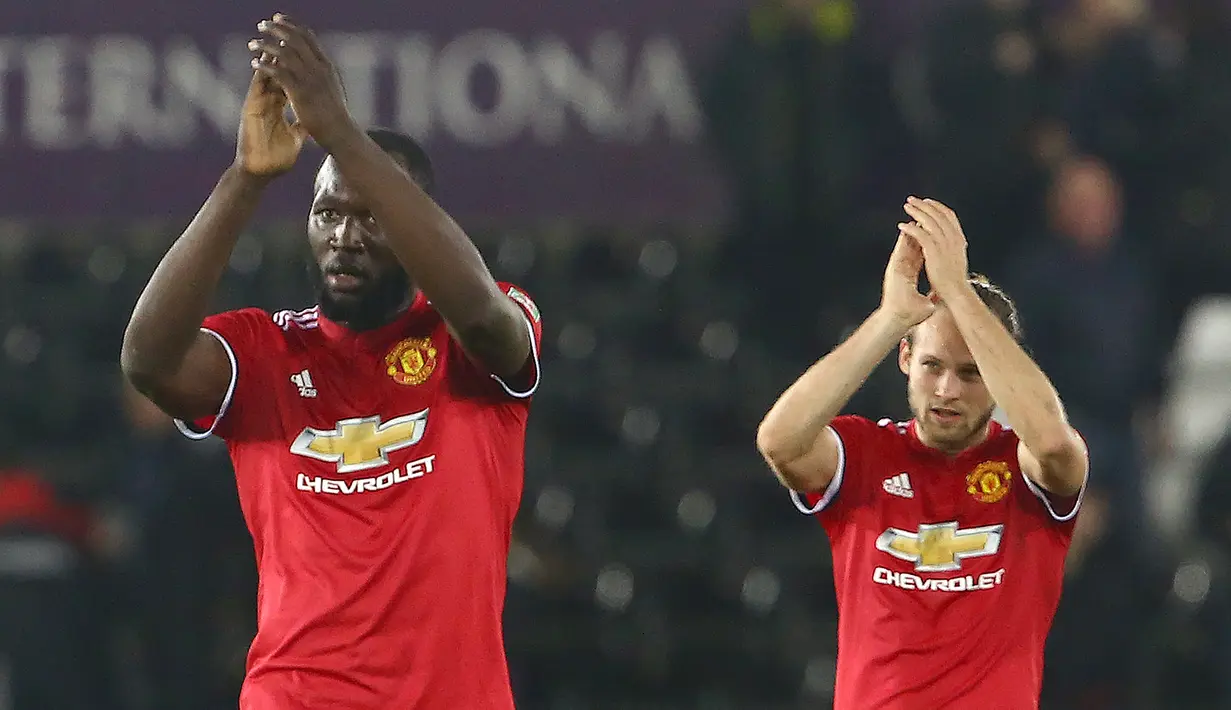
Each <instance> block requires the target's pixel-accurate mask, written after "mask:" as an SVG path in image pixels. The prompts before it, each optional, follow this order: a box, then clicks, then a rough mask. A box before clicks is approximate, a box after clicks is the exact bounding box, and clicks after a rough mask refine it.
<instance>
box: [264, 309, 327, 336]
mask: <svg viewBox="0 0 1231 710" xmlns="http://www.w3.org/2000/svg"><path fill="white" fill-rule="evenodd" d="M320 313H321V308H320V306H313V307H311V308H305V309H303V310H302V311H292V310H289V309H288V310H282V311H278V312H277V313H275V314H274V315H273V321H274V325H276V326H278V327H279V328H281V329H282V330H290V329H291V326H292V325H293V326H296V327H298V328H299V329H301V330H311V329H313V328H317V327H319V326H320V322H319V321H320Z"/></svg>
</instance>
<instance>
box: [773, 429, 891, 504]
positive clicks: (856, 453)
mask: <svg viewBox="0 0 1231 710" xmlns="http://www.w3.org/2000/svg"><path fill="white" fill-rule="evenodd" d="M825 433H826V434H827V435H829V436H832V437H833V438H834V440H835V441H836V442H837V444H838V469H837V471H835V472H834V476H833V480H831V481H830V482H829V486H828V487H826V488H825V490H824V491H820V492H809V493H799V492H797V491H791V499H792V500H793V501H794V503H795V507H796V508H797V509H798V510H799V512H801V513H803V514H804V515H820V514H822V513H824V514H826V515H831V516H832V515H841V514H842V511H843V509H847V508H850V507H852V506H854V505H858V503H859V501H860V500H861V499H862V498H863V495H862V493H861V489H863V488H864V487H865V483H866V481H867V478H868V475H867V473H866V471H867V468H868V464H867V459H868V456H869V455H870V454H871V451H872V450H873V446H872V444H873V438H874V437H875V436H876V433H877V426H876V424H875V423H874V422H872V421H871V420H869V419H865V418H863V417H859V416H854V415H849V414H848V415H842V416H839V417H835V418H834V420H833V421H832V422H830V423H829V426H828V427H826V429H825Z"/></svg>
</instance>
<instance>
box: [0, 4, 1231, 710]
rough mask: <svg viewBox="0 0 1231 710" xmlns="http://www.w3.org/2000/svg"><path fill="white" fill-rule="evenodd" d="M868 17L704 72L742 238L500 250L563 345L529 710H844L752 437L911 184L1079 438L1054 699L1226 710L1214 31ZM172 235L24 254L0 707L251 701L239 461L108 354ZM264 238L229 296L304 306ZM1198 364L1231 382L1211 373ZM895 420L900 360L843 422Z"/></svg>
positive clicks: (1005, 17)
mask: <svg viewBox="0 0 1231 710" xmlns="http://www.w3.org/2000/svg"><path fill="white" fill-rule="evenodd" d="M874 5H875V4H874V3H868V4H864V3H859V2H856V1H855V0H760V1H759V2H753V3H751V4H750V7H749V8H748V11H747V13H746V14H742V15H740V16H738V17H735V18H730V24H731V29H730V32H729V34H728V35H727V37H726V39H725V40H724V42H723V43H722V44H721V45H720V46H719V47H718V48H717V51H716V52H715V53H714V54H713V56H712V57H711V59H710V62H709V63H708V64H707V65H706V66H701V67H696V68H695V74H696V79H697V81H698V82H699V84H700V86H701V95H702V98H703V104H704V108H705V112H706V117H707V124H708V135H709V138H710V140H711V143H712V151H713V155H714V157H715V160H716V164H717V165H718V166H720V169H721V170H723V171H724V173H725V175H726V177H727V178H729V181H730V185H731V188H732V196H733V207H734V209H733V211H732V220H731V223H730V224H729V225H728V226H727V228H726V229H724V230H723V231H721V232H720V233H714V232H711V231H704V232H703V233H698V232H697V231H696V230H690V229H687V228H681V227H657V228H651V229H637V230H627V229H621V228H615V227H611V226H604V225H584V224H573V225H563V226H562V225H559V224H553V225H551V226H550V227H535V226H533V225H508V227H507V228H505V229H488V230H479V231H477V232H476V234H475V237H476V240H477V241H478V242H479V244H480V247H481V248H482V249H483V251H484V253H485V255H486V256H487V258H488V260H489V261H490V262H491V264H492V267H493V271H495V272H496V275H497V276H498V277H500V278H502V279H507V280H512V281H515V282H517V283H519V284H521V285H524V286H525V287H526V288H527V289H528V290H529V291H530V292H531V293H533V294H535V297H536V300H538V302H539V304H540V306H541V307H542V310H543V311H544V321H545V325H546V331H545V346H544V357H545V359H546V365H545V372H546V377H545V380H544V385H543V389H542V390H541V394H540V395H539V397H538V402H537V403H536V405H535V410H534V414H533V415H532V423H531V434H530V441H529V446H528V462H527V489H526V496H525V499H524V502H523V506H522V511H521V515H520V517H519V519H518V523H517V529H516V538H517V539H516V542H515V545H514V551H513V555H512V556H511V558H510V596H509V607H508V612H507V624H508V627H509V629H508V632H509V639H508V653H509V657H510V662H511V664H512V667H513V671H514V676H515V682H516V685H517V690H518V695H519V698H520V705H521V706H522V707H524V708H551V709H552V710H557V709H559V710H564V709H565V708H568V709H571V708H608V707H610V708H617V707H618V708H624V707H627V708H646V709H650V708H680V709H686V708H700V709H704V710H725V709H726V708H748V709H754V708H765V709H767V710H768V709H770V708H802V707H809V708H817V707H825V706H826V703H827V701H828V693H829V692H831V690H832V682H833V676H832V673H833V653H834V638H833V632H834V624H833V622H834V619H833V614H834V610H833V607H834V605H833V599H832V595H833V589H832V583H831V581H830V578H829V567H828V560H827V557H828V555H827V553H826V551H825V550H826V547H825V542H824V539H823V536H822V534H821V531H820V529H819V526H817V525H815V524H814V523H812V522H811V521H809V520H807V519H804V518H802V516H799V515H798V514H797V513H795V512H794V511H793V509H792V507H791V506H790V505H789V501H788V500H787V498H786V496H785V495H784V494H783V493H782V491H781V490H779V489H778V488H777V484H776V482H774V481H773V478H772V476H770V475H769V474H768V473H767V472H766V471H765V470H764V466H763V464H761V463H760V461H759V460H758V458H757V457H756V455H755V451H754V450H753V442H752V439H753V434H752V432H753V431H754V430H755V423H756V421H757V420H758V419H759V417H760V414H761V413H762V412H763V411H764V410H765V408H766V407H768V405H769V404H770V403H771V402H772V401H773V398H774V397H775V396H776V394H777V393H778V391H780V390H781V389H782V388H784V387H785V386H786V385H787V384H789V382H790V381H791V379H793V377H794V376H795V375H796V374H798V372H799V371H801V370H802V369H803V368H804V367H806V365H807V364H808V363H810V362H811V361H813V360H815V359H816V358H818V357H820V356H821V355H823V354H824V353H825V352H826V351H828V350H829V349H830V348H831V347H832V346H833V345H834V344H835V343H836V342H838V341H839V340H840V339H841V338H842V337H843V336H844V335H845V334H846V333H848V332H849V331H850V329H852V328H853V327H854V326H855V325H857V324H858V322H859V321H860V320H861V319H862V318H863V317H864V316H865V315H866V314H867V313H868V312H869V311H870V310H871V309H872V308H874V307H875V304H876V299H877V298H878V296H879V289H880V284H881V273H882V271H883V268H884V263H885V260H886V259H887V257H888V253H889V249H890V247H891V245H892V242H893V239H894V237H895V236H896V235H895V233H894V231H893V225H894V224H895V223H896V222H898V221H900V219H901V212H900V205H901V203H902V201H903V198H904V197H905V196H906V195H908V194H916V195H921V196H928V197H935V198H937V199H940V200H942V201H944V202H945V203H947V204H949V205H950V206H951V207H953V208H954V209H955V210H956V212H957V213H958V215H959V216H960V217H961V219H962V223H963V226H964V228H965V231H966V233H967V236H968V239H969V243H970V263H971V266H972V268H973V269H975V270H977V271H979V272H981V273H984V274H986V275H988V276H989V277H990V278H991V279H992V280H993V281H996V282H998V283H1000V284H1001V285H1003V286H1004V287H1005V288H1006V290H1007V291H1008V292H1009V293H1010V294H1011V295H1012V296H1014V297H1015V299H1016V300H1017V303H1018V305H1019V307H1020V309H1021V314H1022V319H1023V324H1024V327H1025V332H1026V340H1027V344H1028V347H1029V348H1030V351H1031V353H1032V354H1033V355H1034V356H1035V358H1036V359H1037V360H1038V362H1039V363H1040V365H1041V366H1042V367H1043V369H1044V370H1045V371H1046V372H1047V373H1048V375H1049V376H1050V377H1051V378H1052V380H1053V382H1054V383H1055V385H1056V387H1057V389H1058V390H1059V392H1060V394H1061V396H1062V398H1063V399H1064V401H1065V403H1066V406H1067V409H1068V411H1069V414H1070V417H1071V419H1072V420H1073V422H1074V424H1075V425H1076V426H1077V427H1078V428H1079V429H1080V430H1081V431H1082V433H1083V434H1084V435H1085V437H1086V438H1087V440H1088V442H1089V444H1090V448H1091V455H1092V461H1093V464H1092V465H1093V470H1092V474H1091V476H1092V478H1091V480H1092V488H1091V490H1090V492H1089V494H1088V496H1087V498H1086V501H1085V504H1084V509H1083V512H1082V514H1081V516H1080V518H1079V524H1078V528H1077V533H1076V535H1075V538H1074V541H1073V547H1072V550H1071V552H1070V556H1069V559H1068V567H1067V573H1066V581H1065V591H1064V597H1063V599H1062V602H1061V606H1060V610H1059V613H1058V616H1057V619H1056V624H1055V627H1054V629H1053V632H1052V635H1051V637H1050V639H1049V646H1048V656H1047V667H1046V672H1045V692H1044V707H1045V708H1048V709H1054V710H1068V709H1073V710H1103V709H1107V710H1111V709H1113V708H1114V709H1116V710H1121V709H1129V710H1131V709H1133V708H1143V709H1146V708H1150V709H1152V708H1160V709H1161V708H1167V709H1168V710H1172V709H1174V710H1181V709H1188V708H1192V709H1197V708H1216V707H1229V706H1231V682H1229V681H1228V676H1226V675H1225V674H1223V673H1222V669H1221V668H1220V664H1219V660H1220V659H1221V658H1222V657H1223V656H1222V653H1223V652H1224V651H1227V650H1231V481H1228V479H1226V477H1225V476H1226V473H1227V472H1228V471H1229V470H1231V437H1228V436H1227V429H1228V427H1227V425H1226V424H1225V422H1226V421H1228V420H1227V419H1226V417H1227V415H1228V414H1231V324H1229V323H1228V321H1227V319H1226V317H1225V315H1224V316H1220V314H1225V312H1226V311H1227V310H1228V308H1227V307H1226V306H1221V307H1219V304H1220V303H1222V302H1220V301H1217V300H1211V297H1217V296H1218V295H1220V294H1221V295H1224V296H1228V297H1229V298H1231V239H1228V238H1227V232H1226V230H1227V228H1228V226H1231V225H1229V224H1228V222H1229V220H1231V209H1229V208H1228V205H1231V199H1229V198H1231V49H1229V48H1228V47H1231V44H1228V40H1229V39H1231V14H1229V13H1228V12H1227V6H1226V5H1225V4H1224V3H1218V2H1213V0H1170V1H1169V2H1163V1H1162V0H1159V2H1157V3H1156V4H1155V5H1151V4H1149V3H1148V2H1146V0H1073V1H1069V2H1061V1H1056V2H1045V1H1043V0H1039V1H1038V2H1034V1H1032V0H950V1H948V2H943V3H933V4H930V5H928V6H927V7H928V8H929V9H928V10H927V11H926V12H923V11H919V17H918V22H917V23H915V25H914V26H912V27H911V29H910V32H909V34H908V36H907V37H905V38H895V39H893V40H892V41H888V42H886V41H884V39H883V37H881V36H880V35H878V32H880V30H881V28H880V24H881V23H879V22H878V19H877V17H876V15H875V11H874V10H873V9H871V8H872V7H873V6H874ZM877 7H879V8H880V9H879V10H878V11H885V8H886V7H889V8H892V7H893V6H892V5H890V6H877ZM912 7H914V6H912ZM306 206H307V195H306V194H305V209H306ZM178 228H179V225H159V226H157V227H155V228H153V229H150V228H149V227H148V225H141V226H132V227H122V228H116V229H115V230H114V231H113V232H112V233H108V234H105V235H103V234H99V235H94V236H93V237H91V238H90V239H82V238H81V236H80V234H79V233H78V234H71V233H65V232H64V231H63V230H59V229H58V228H46V229H44V228H42V227H39V226H37V225H6V226H5V233H3V234H0V291H3V295H2V298H3V302H2V303H0V338H2V343H0V344H2V346H3V357H4V358H5V359H6V364H5V366H4V368H0V369H2V370H3V372H2V373H0V394H2V395H3V397H4V401H5V404H6V406H5V408H4V411H3V417H4V421H5V426H3V427H0V452H2V453H0V470H2V471H3V472H2V473H0V710H10V709H11V710H61V709H62V710H78V709H81V710H85V709H91V710H93V709H97V710H147V709H148V710H154V709H156V708H157V709H161V708H176V709H177V710H197V709H199V710H214V709H217V708H225V707H234V703H235V698H236V696H237V693H238V684H239V682H240V679H241V678H242V671H243V659H244V654H245V652H246V648H247V643H248V641H249V640H250V638H251V634H252V633H253V624H254V611H253V609H254V599H255V593H256V579H255V571H254V569H253V563H252V551H251V541H250V539H249V538H248V536H247V533H246V530H245V528H244V525H243V520H242V516H241V514H240V510H239V506H238V504H237V501H236V497H235V491H234V483H233V481H232V480H231V479H230V473H229V464H228V462H227V460H226V457H225V449H224V447H222V446H221V445H220V444H219V443H218V442H206V443H203V444H202V443H192V442H188V441H186V440H182V439H180V438H179V437H178V435H177V434H175V432H174V431H173V429H172V427H171V426H170V424H169V422H168V421H167V420H166V418H165V417H164V416H162V415H161V413H159V412H158V411H157V410H154V409H153V408H152V407H151V406H150V405H149V404H148V403H147V402H145V401H144V400H143V399H141V398H140V397H138V396H136V395H135V394H134V393H133V392H132V391H130V390H128V389H127V388H125V387H123V386H121V383H120V380H119V377H118V367H117V365H116V358H117V357H118V348H119V338H120V336H121V334H122V332H123V327H124V323H125V320H126V317H127V313H128V310H129V309H130V308H131V304H132V302H133V299H134V298H135V295H136V293H137V292H138V291H139V289H140V287H141V286H142V284H143V281H144V279H145V278H146V277H147V276H148V274H149V273H150V270H151V269H152V265H153V263H155V261H156V259H157V258H158V257H159V255H160V254H161V250H162V249H164V248H165V246H166V244H167V243H168V240H169V239H170V238H171V234H172V233H174V232H175V231H178ZM262 229H263V230H264V231H261V232H260V233H254V234H253V235H251V238H249V239H246V240H245V241H244V242H243V243H242V244H241V247H240V249H239V250H238V251H237V253H236V256H235V258H234V259H233V260H232V265H231V266H232V269H231V273H229V274H228V276H227V279H228V281H227V284H226V286H225V288H224V293H223V302H221V303H220V304H219V306H220V308H221V307H230V306H238V305H250V304H251V305H261V306H265V307H268V308H274V307H287V306H290V305H301V304H302V302H303V301H304V300H306V299H310V298H311V297H312V296H311V293H310V291H308V290H307V280H306V279H305V278H304V273H303V269H304V259H305V257H306V253H305V251H304V250H303V246H302V244H301V239H302V237H301V231H300V230H301V228H300V226H299V225H298V224H289V225H283V224H278V225H268V226H266V227H263V228H262ZM1210 304H1213V305H1210ZM1198 312H1199V313H1201V314H1205V315H1204V316H1203V318H1200V319H1198V318H1196V317H1195V316H1194V313H1198ZM1194 324H1195V325H1194ZM1220 338H1221V340H1220ZM1202 339H1204V340H1202ZM1197 340H1201V342H1206V343H1208V342H1213V343H1215V344H1217V343H1225V344H1226V346H1227V347H1226V348H1225V351H1226V355H1225V357H1222V359H1219V358H1220V356H1222V355H1223V349H1220V348H1218V347H1217V345H1215V346H1208V345H1207V346H1206V350H1205V351H1203V352H1207V355H1205V356H1203V357H1204V359H1203V360H1201V363H1200V367H1197V366H1194V367H1190V368H1188V369H1185V366H1184V363H1183V362H1180V360H1181V359H1182V358H1181V357H1180V355H1182V354H1183V353H1185V352H1188V351H1189V350H1192V349H1194V348H1196V346H1195V345H1192V346H1191V347H1190V345H1191V343H1193V342H1196V341H1197ZM1211 348H1212V350H1213V354H1212V355H1211V354H1209V353H1208V351H1210V350H1211ZM1186 373H1187V374H1186ZM1194 373H1195V374H1194ZM1185 377H1187V379H1184V378H1185ZM1185 383H1186V385H1185ZM1194 383H1195V384H1194ZM1181 385H1185V386H1187V390H1184V391H1185V392H1188V394H1186V395H1184V396H1185V397H1188V399H1185V398H1184V397H1181V396H1180V394H1179V392H1180V390H1182V389H1184V387H1181ZM1220 407H1221V409H1220ZM905 409H906V404H905V397H904V388H903V384H902V382H901V378H900V374H898V373H896V372H895V371H893V370H892V369H890V368H884V369H882V370H881V371H878V372H877V373H876V374H875V375H874V376H873V377H872V378H871V379H870V380H869V382H868V384H867V386H865V387H864V389H863V390H861V392H860V393H859V395H858V396H857V397H856V400H855V401H854V402H853V403H852V405H851V411H854V412H857V413H860V414H864V415H867V416H871V417H874V418H875V417H879V416H896V417H900V418H904V417H905V416H907V415H908V413H907V412H906V411H905ZM1195 411H1199V412H1201V416H1200V421H1201V422H1203V424H1202V426H1203V427H1205V428H1206V429H1209V431H1211V432H1212V433H1210V434H1208V435H1205V436H1204V438H1203V439H1202V443H1198V444H1193V443H1192V442H1193V440H1194V439H1193V436H1192V435H1191V432H1188V431H1187V430H1186V428H1185V425H1184V424H1183V423H1184V422H1187V421H1191V420H1194V419H1197V417H1196V415H1193V414H1191V412H1195ZM1186 412H1188V413H1189V414H1187V415H1186ZM1186 416H1187V418H1186ZM1203 431H1204V429H1203ZM71 432H78V433H77V434H75V435H74V434H72V433H71ZM1180 453H1183V454H1184V455H1185V457H1181V456H1180ZM1180 458H1183V465H1184V466H1187V467H1188V469H1191V470H1187V473H1185V474H1184V475H1186V476H1187V478H1185V479H1184V480H1186V481H1190V482H1189V483H1187V484H1184V485H1187V486H1188V487H1189V489H1191V491H1190V493H1189V494H1188V495H1187V497H1185V494H1184V492H1183V491H1184V490H1185V489H1184V485H1181V484H1179V483H1174V481H1172V480H1171V479H1176V480H1179V477H1180V476H1181V473H1183V472H1181V471H1180V469H1181V468H1183V466H1180V465H1179V464H1177V463H1176V461H1177V460H1179V459H1180ZM1168 477H1170V478H1168ZM1173 483H1174V485H1173ZM1177 488H1178V489H1179V491H1180V492H1179V493H1176V489H1177ZM1169 491H1170V493H1169V495H1171V498H1170V499H1169V500H1174V501H1179V502H1178V503H1175V504H1173V505H1172V506H1171V508H1168V507H1167V506H1166V505H1163V504H1160V503H1158V502H1157V501H1158V500H1160V499H1161V497H1163V496H1164V494H1168V492H1169ZM1169 511H1170V512H1169ZM1168 516H1170V517H1168ZM1005 613H1012V611H1011V610H1006V612H1005Z"/></svg>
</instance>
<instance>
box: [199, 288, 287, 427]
mask: <svg viewBox="0 0 1231 710" xmlns="http://www.w3.org/2000/svg"><path fill="white" fill-rule="evenodd" d="M277 330H278V327H277V326H276V325H274V322H273V320H272V318H271V317H270V315H269V314H268V313H266V312H265V311H263V310H260V309H256V308H246V309H242V310H237V311H227V312H225V313H219V314H217V315H212V316H209V317H208V318H206V319H205V322H203V323H202V324H201V332H203V333H206V334H207V335H209V336H210V337H213V338H216V339H217V340H218V342H219V343H221V344H222V347H223V349H224V350H225V351H226V354H227V359H228V360H229V361H230V365H231V381H230V384H229V385H228V387H227V393H226V396H225V397H224V398H223V400H222V405H221V406H220V407H219V408H218V413H217V414H215V415H213V416H210V417H205V418H202V419H198V420H195V421H192V422H185V421H182V420H179V419H177V420H176V421H175V426H176V427H177V428H178V429H179V430H180V432H181V433H182V434H183V435H184V436H186V437H188V438H190V439H206V438H208V437H209V436H211V435H213V436H217V437H219V438H221V439H227V440H232V439H240V438H243V437H244V436H245V435H247V434H248V433H250V431H249V430H250V428H251V425H250V424H249V422H255V421H259V420H260V418H261V416H262V414H263V413H264V412H265V410H267V409H268V408H269V407H270V406H272V405H271V400H272V398H271V397H269V394H268V393H269V391H270V389H269V386H268V380H269V372H270V368H269V366H268V365H269V361H270V358H269V354H270V353H271V351H272V350H273V348H274V346H275V343H274V340H273V336H274V334H275V333H276V332H277Z"/></svg>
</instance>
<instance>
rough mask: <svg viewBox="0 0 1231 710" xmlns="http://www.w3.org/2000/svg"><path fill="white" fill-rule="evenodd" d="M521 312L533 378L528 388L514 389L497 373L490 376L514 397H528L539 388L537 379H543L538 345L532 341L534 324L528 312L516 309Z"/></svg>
mask: <svg viewBox="0 0 1231 710" xmlns="http://www.w3.org/2000/svg"><path fill="white" fill-rule="evenodd" d="M517 311H518V313H521V317H522V320H524V321H525V322H526V330H527V331H529V333H530V359H531V360H532V361H533V362H534V380H533V381H532V382H531V383H530V387H529V389H526V390H516V389H513V387H511V386H509V383H507V382H505V381H504V380H503V379H501V377H500V376H499V375H496V374H492V375H491V378H492V379H493V380H495V381H496V382H497V384H499V385H500V387H501V388H502V389H504V391H505V392H506V393H507V394H508V395H509V396H510V397H513V398H515V399H530V398H531V397H533V396H534V392H535V390H537V389H538V388H539V380H541V379H543V373H542V367H541V366H540V365H539V346H538V344H537V343H535V341H534V324H533V323H531V322H530V314H529V313H526V312H525V311H524V310H522V309H521V308H518V309H517Z"/></svg>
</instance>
